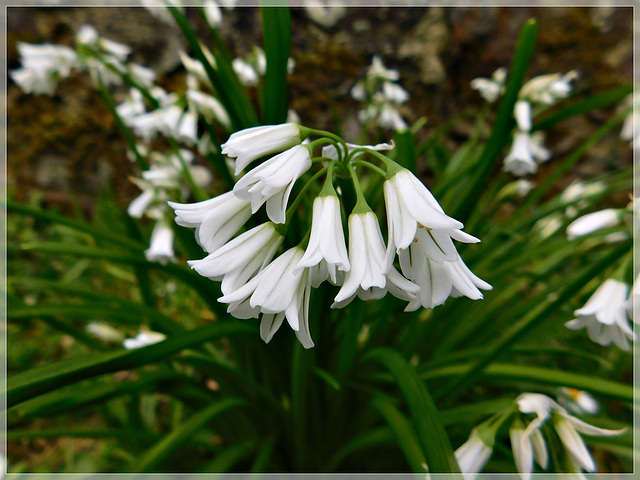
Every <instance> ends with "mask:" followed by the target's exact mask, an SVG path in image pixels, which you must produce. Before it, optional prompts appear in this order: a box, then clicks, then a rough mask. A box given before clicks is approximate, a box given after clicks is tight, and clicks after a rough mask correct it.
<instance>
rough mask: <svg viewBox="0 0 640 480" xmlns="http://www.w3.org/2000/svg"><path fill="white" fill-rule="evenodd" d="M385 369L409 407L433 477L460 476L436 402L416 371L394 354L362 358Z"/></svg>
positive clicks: (378, 351) (379, 350)
mask: <svg viewBox="0 0 640 480" xmlns="http://www.w3.org/2000/svg"><path fill="white" fill-rule="evenodd" d="M363 360H365V361H366V360H372V361H375V362H378V363H380V364H381V365H383V366H384V367H385V368H386V369H387V370H389V372H390V373H391V375H392V376H393V377H394V379H395V381H396V383H397V384H398V387H400V390H401V391H402V393H403V395H404V398H405V399H406V401H407V404H408V405H409V410H410V411H411V415H412V417H413V423H414V425H415V428H416V432H417V434H418V438H419V441H420V445H421V446H422V450H423V452H424V456H425V458H426V459H427V465H428V466H429V471H430V472H432V473H459V472H460V467H459V466H458V462H457V461H456V457H455V454H454V453H453V449H452V448H451V442H450V441H449V437H448V436H447V432H445V430H444V427H443V425H442V422H440V420H439V414H438V411H437V409H436V406H435V404H434V403H433V399H432V398H431V395H430V394H429V391H428V390H427V387H426V386H425V385H424V383H423V382H422V380H421V379H420V378H419V377H418V374H417V373H416V372H415V370H414V369H413V367H411V365H409V364H408V363H407V361H406V360H405V359H404V358H402V356H401V355H400V354H399V353H398V352H396V351H393V350H390V349H387V348H377V349H375V350H372V351H371V352H369V353H368V354H367V355H365V356H364V357H363Z"/></svg>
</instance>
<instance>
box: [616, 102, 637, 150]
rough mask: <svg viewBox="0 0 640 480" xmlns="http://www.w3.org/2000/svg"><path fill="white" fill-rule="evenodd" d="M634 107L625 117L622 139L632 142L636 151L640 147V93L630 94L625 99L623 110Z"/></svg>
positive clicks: (621, 131) (621, 133)
mask: <svg viewBox="0 0 640 480" xmlns="http://www.w3.org/2000/svg"><path fill="white" fill-rule="evenodd" d="M631 106H633V109H632V110H631V112H630V113H629V114H628V115H627V116H626V117H625V119H624V123H623V124H622V129H621V130H620V138H621V139H622V140H627V141H629V142H631V146H632V147H633V148H634V149H637V148H638V147H640V93H630V94H629V95H628V96H627V98H625V99H624V102H623V104H622V107H623V108H628V107H631Z"/></svg>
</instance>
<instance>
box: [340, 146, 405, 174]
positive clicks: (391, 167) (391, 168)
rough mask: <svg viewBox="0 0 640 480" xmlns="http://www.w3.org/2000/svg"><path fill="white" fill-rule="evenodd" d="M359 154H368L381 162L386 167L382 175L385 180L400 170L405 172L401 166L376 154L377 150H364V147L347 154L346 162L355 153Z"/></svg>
mask: <svg viewBox="0 0 640 480" xmlns="http://www.w3.org/2000/svg"><path fill="white" fill-rule="evenodd" d="M359 152H364V153H368V154H370V155H373V156H374V157H376V158H377V159H378V160H380V161H382V163H384V165H385V167H387V171H386V172H385V174H384V176H385V178H387V179H389V178H391V177H393V176H394V175H395V174H396V173H398V172H399V171H400V170H406V168H404V167H403V166H402V165H400V164H399V163H397V162H396V161H394V160H391V159H390V158H389V157H387V156H386V155H383V154H382V153H380V152H378V151H377V150H373V149H370V148H366V147H363V148H356V149H355V150H353V151H352V152H349V156H348V157H347V160H348V159H349V158H353V157H354V155H355V154H356V153H359Z"/></svg>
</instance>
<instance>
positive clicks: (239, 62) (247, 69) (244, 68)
mask: <svg viewBox="0 0 640 480" xmlns="http://www.w3.org/2000/svg"><path fill="white" fill-rule="evenodd" d="M231 66H232V67H233V70H234V71H235V72H236V75H237V76H238V79H240V82H241V83H242V84H243V85H246V86H248V87H253V86H255V85H257V84H258V72H256V69H255V68H253V66H252V65H251V64H250V63H249V62H247V61H246V60H244V59H242V58H234V59H233V61H232V62H231Z"/></svg>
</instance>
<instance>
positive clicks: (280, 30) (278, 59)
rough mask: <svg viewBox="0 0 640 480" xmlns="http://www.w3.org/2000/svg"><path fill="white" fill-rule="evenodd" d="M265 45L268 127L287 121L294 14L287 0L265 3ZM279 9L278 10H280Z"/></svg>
mask: <svg viewBox="0 0 640 480" xmlns="http://www.w3.org/2000/svg"><path fill="white" fill-rule="evenodd" d="M260 3H261V5H262V6H261V7H260V17H261V19H262V42H263V44H264V53H265V56H266V57H267V71H266V73H265V75H264V95H263V102H264V104H263V108H262V111H263V115H264V119H263V120H264V124H266V125H275V124H280V123H284V122H286V121H287V73H288V72H287V70H288V63H289V52H290V49H291V14H290V12H289V7H288V6H287V2H286V0H279V1H276V2H273V1H271V2H269V5H270V6H265V2H264V1H261V2H260ZM276 5H277V6H276Z"/></svg>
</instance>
